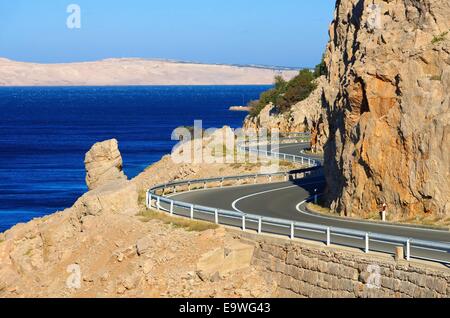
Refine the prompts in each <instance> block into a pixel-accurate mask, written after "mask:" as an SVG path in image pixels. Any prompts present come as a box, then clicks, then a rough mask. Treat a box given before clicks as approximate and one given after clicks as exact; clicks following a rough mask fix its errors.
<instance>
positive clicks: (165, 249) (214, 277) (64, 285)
mask: <svg viewBox="0 0 450 318" xmlns="http://www.w3.org/2000/svg"><path fill="white" fill-rule="evenodd" d="M227 131H228V132H229V131H230V129H229V128H227V127H226V128H225V129H222V130H218V131H217V132H216V133H214V134H212V135H211V136H210V137H207V138H205V141H206V142H213V140H214V138H213V137H214V136H217V135H220V134H221V133H222V132H223V133H224V132H227ZM189 144H190V143H189V142H188V143H185V144H184V145H183V147H182V148H181V149H178V151H181V150H182V149H185V150H186V149H188V148H190V145H189ZM200 147H202V146H201V145H200ZM86 157H87V158H88V160H87V162H88V163H90V164H91V166H92V167H91V168H93V169H94V170H95V171H98V170H97V169H96V164H95V163H97V164H99V165H100V167H110V169H112V170H115V171H116V172H115V173H113V174H112V175H116V176H117V175H118V176H119V178H110V177H109V176H110V174H107V176H108V177H107V178H99V179H98V180H101V182H98V180H97V181H96V183H95V187H94V189H93V190H91V191H89V192H87V193H85V194H84V195H83V196H81V197H80V198H79V199H78V200H77V201H76V202H75V204H74V205H73V206H72V207H71V208H68V209H66V210H64V211H62V212H57V213H54V214H52V215H49V216H46V217H44V218H39V219H35V220H33V221H31V222H28V223H26V224H18V225H16V226H14V227H13V228H11V229H10V230H8V231H6V232H5V233H0V297H98V296H105V297H214V296H215V297H258V296H260V297H270V296H271V295H272V294H273V286H272V285H271V284H268V283H266V282H265V280H264V279H263V278H262V277H261V275H260V269H259V268H258V267H257V266H254V265H251V264H250V258H251V252H252V251H253V247H252V246H250V247H248V246H245V245H243V244H239V243H233V237H232V236H231V235H228V234H227V233H226V232H225V231H224V230H223V229H220V228H219V229H215V230H205V231H203V232H196V231H186V230H184V229H183V228H180V227H177V226H172V223H171V222H166V223H167V224H165V223H164V222H161V221H159V219H158V217H155V218H152V217H146V216H143V215H141V212H142V211H145V207H144V206H143V201H144V198H145V194H144V189H148V187H150V186H153V185H155V184H160V183H165V182H168V181H171V180H174V179H183V178H195V177H214V176H219V175H224V174H225V175H226V174H232V172H233V173H241V174H244V173H250V172H251V171H253V172H257V171H259V169H260V166H259V165H256V164H255V165H251V164H242V165H233V166H231V165H227V164H220V163H216V164H210V165H205V164H202V163H198V164H190V163H179V164H177V163H175V162H173V160H172V158H171V157H170V156H165V157H164V158H163V159H162V160H161V161H160V162H158V163H156V164H154V165H152V166H151V167H149V168H148V169H146V170H145V171H144V172H143V173H141V174H140V175H139V176H138V177H137V178H135V179H133V180H130V181H127V180H125V179H124V178H122V177H121V174H120V173H119V174H117V171H118V170H119V169H118V168H117V166H118V165H119V166H121V164H118V163H121V159H120V160H119V159H118V158H120V153H119V152H118V149H117V142H116V141H107V142H103V143H99V144H96V145H95V146H94V147H93V149H92V150H91V151H90V153H89V154H88V155H86ZM88 170H89V171H92V169H88ZM107 170H108V169H107ZM89 180H90V179H89ZM217 249H219V250H221V251H224V254H223V257H224V259H223V262H222V263H221V264H222V265H220V266H219V267H218V268H217V269H216V270H215V271H214V273H212V274H211V275H210V274H209V273H207V272H206V271H202V270H201V269H205V268H204V267H202V266H205V265H207V263H208V262H205V259H207V256H205V255H210V253H211V251H214V250H217ZM200 260H202V261H200ZM198 264H199V265H198ZM216 264H217V263H216ZM197 265H198V266H197ZM225 267H226V268H225ZM211 268H212V269H214V268H213V267H211Z"/></svg>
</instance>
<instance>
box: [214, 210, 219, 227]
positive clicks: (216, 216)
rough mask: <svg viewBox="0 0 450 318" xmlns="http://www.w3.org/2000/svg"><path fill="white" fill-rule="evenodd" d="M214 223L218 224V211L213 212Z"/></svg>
mask: <svg viewBox="0 0 450 318" xmlns="http://www.w3.org/2000/svg"><path fill="white" fill-rule="evenodd" d="M214 223H216V224H219V210H217V209H215V210H214Z"/></svg>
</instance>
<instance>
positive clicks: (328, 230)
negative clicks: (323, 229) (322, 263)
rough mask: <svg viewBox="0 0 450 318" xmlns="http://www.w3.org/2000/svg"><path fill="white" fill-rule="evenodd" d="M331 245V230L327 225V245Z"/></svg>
mask: <svg viewBox="0 0 450 318" xmlns="http://www.w3.org/2000/svg"><path fill="white" fill-rule="evenodd" d="M330 245H331V231H330V227H327V246H330Z"/></svg>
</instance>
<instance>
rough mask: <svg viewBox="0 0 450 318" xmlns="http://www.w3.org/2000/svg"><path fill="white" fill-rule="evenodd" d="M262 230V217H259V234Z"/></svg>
mask: <svg viewBox="0 0 450 318" xmlns="http://www.w3.org/2000/svg"><path fill="white" fill-rule="evenodd" d="M261 230H262V217H259V218H258V234H261Z"/></svg>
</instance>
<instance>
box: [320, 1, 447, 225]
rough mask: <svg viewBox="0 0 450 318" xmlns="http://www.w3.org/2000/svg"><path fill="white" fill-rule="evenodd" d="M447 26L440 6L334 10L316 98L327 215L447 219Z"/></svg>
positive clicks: (351, 5)
mask: <svg viewBox="0 0 450 318" xmlns="http://www.w3.org/2000/svg"><path fill="white" fill-rule="evenodd" d="M373 4H375V6H373ZM449 17H450V2H449V1H448V0H444V1H443V0H370V1H366V0H339V1H337V4H336V12H335V19H334V21H333V23H332V25H331V27H330V42H329V44H328V48H327V52H326V63H327V66H328V72H329V74H328V76H327V84H326V85H325V88H324V94H325V98H324V99H325V102H326V103H327V105H326V107H327V117H328V122H329V124H330V127H329V129H330V132H329V134H330V136H329V140H328V142H327V144H326V147H325V169H326V177H327V182H328V193H327V197H328V199H329V202H330V203H331V207H332V209H333V210H335V211H337V212H341V213H343V214H348V215H349V214H352V213H355V214H361V215H363V214H365V213H367V212H369V211H374V210H376V209H378V208H379V206H380V205H381V204H382V203H383V202H386V203H387V204H388V206H389V209H390V212H391V213H395V214H396V216H397V217H398V218H400V217H406V216H407V215H416V214H418V213H433V214H436V215H437V216H440V217H443V216H447V217H448V216H450V202H449V198H450V181H449V180H450V179H449V171H450V157H449V154H450V110H449V103H450V94H449V87H450V41H449V40H450V34H447V32H448V31H449V30H450V19H449Z"/></svg>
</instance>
